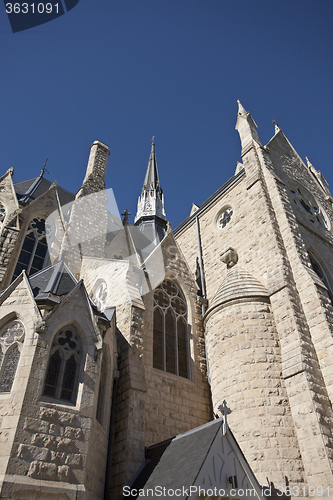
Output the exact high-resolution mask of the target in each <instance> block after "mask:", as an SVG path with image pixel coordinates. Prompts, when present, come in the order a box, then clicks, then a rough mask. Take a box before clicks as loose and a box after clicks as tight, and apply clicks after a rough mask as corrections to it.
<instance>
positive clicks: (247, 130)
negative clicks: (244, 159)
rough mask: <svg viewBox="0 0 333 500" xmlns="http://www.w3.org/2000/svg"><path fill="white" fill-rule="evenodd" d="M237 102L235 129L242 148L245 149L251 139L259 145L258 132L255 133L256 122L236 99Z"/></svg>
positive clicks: (250, 142)
mask: <svg viewBox="0 0 333 500" xmlns="http://www.w3.org/2000/svg"><path fill="white" fill-rule="evenodd" d="M237 103H238V115H237V123H236V130H238V133H239V136H240V140H241V144H242V150H243V151H246V150H247V147H248V146H250V144H252V142H253V141H255V142H257V143H258V144H260V145H261V142H260V139H259V136H258V133H257V128H258V126H257V124H256V122H255V121H254V119H253V118H252V116H251V114H250V113H249V112H248V111H246V110H245V109H244V107H243V105H242V103H241V102H240V100H238V101H237Z"/></svg>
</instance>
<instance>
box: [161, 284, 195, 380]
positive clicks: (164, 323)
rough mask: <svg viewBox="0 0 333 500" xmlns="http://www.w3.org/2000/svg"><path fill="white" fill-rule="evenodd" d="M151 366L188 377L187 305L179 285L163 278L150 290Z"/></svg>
mask: <svg viewBox="0 0 333 500" xmlns="http://www.w3.org/2000/svg"><path fill="white" fill-rule="evenodd" d="M153 302H154V303H153V367H154V368H157V369H159V370H163V371H165V372H168V373H172V374H174V375H178V376H180V377H184V378H190V357H191V356H190V342H189V325H188V305H187V301H186V298H185V295H184V292H183V291H182V288H181V287H180V286H179V284H178V283H177V282H176V281H175V280H172V279H170V278H166V279H165V280H164V281H163V282H162V283H161V284H160V285H159V286H158V287H156V288H155V290H154V298H153Z"/></svg>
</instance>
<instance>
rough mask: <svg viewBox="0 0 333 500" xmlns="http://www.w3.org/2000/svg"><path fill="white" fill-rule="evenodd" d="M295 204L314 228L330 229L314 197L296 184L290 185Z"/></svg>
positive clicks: (291, 183)
mask: <svg viewBox="0 0 333 500" xmlns="http://www.w3.org/2000/svg"><path fill="white" fill-rule="evenodd" d="M289 189H290V191H291V194H292V198H293V202H294V204H295V205H296V207H297V208H298V211H299V212H301V213H302V215H304V216H306V217H307V218H308V219H309V220H310V221H311V222H312V224H313V225H314V226H318V227H322V228H324V229H328V219H327V216H326V214H324V211H323V210H322V209H321V208H320V206H319V204H318V203H317V201H316V199H315V198H314V196H313V195H312V194H311V193H310V192H309V191H308V190H307V189H305V187H303V186H301V185H300V184H298V183H296V182H290V183H289Z"/></svg>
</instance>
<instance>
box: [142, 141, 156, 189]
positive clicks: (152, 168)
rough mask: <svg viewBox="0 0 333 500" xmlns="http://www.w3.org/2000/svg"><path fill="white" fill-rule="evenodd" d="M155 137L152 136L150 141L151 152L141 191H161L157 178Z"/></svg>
mask: <svg viewBox="0 0 333 500" xmlns="http://www.w3.org/2000/svg"><path fill="white" fill-rule="evenodd" d="M154 139H155V137H154V136H153V138H152V140H151V151H150V157H149V161H148V167H147V172H146V177H145V180H144V183H143V188H142V191H144V190H145V189H146V190H151V189H161V186H160V179H159V177H158V170H157V161H156V154H155V140H154Z"/></svg>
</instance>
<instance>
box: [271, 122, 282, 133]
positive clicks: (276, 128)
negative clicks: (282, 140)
mask: <svg viewBox="0 0 333 500" xmlns="http://www.w3.org/2000/svg"><path fill="white" fill-rule="evenodd" d="M272 123H274V126H275V133H276V134H277V133H278V132H279V131H280V130H281V129H280V127H279V125H278V123H276V121H275V120H272Z"/></svg>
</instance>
